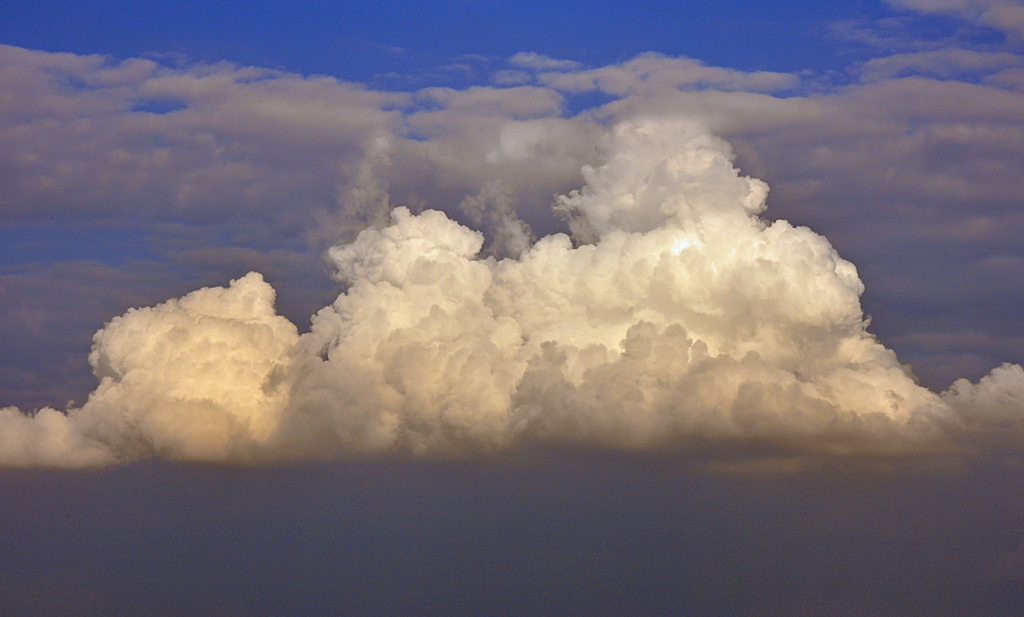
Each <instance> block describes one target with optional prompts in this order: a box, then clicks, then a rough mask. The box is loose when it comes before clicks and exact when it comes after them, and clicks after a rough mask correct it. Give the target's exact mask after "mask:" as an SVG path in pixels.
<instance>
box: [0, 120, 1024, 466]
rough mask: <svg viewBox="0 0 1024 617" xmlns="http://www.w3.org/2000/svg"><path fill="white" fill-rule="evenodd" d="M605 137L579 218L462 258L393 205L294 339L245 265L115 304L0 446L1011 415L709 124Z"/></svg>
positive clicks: (575, 201) (252, 455) (633, 125)
mask: <svg viewBox="0 0 1024 617" xmlns="http://www.w3.org/2000/svg"><path fill="white" fill-rule="evenodd" d="M599 152H600V154H599V156H598V158H597V160H595V161H594V163H593V164H592V165H590V166H587V167H585V168H584V169H583V172H582V173H583V177H584V179H585V182H584V184H583V186H582V187H581V188H580V189H578V190H575V191H573V192H570V193H569V194H567V195H564V196H562V197H560V198H559V199H558V200H557V208H558V209H559V210H560V211H561V212H563V214H564V215H565V216H566V217H568V219H569V222H570V227H571V229H572V231H573V236H572V237H570V236H568V235H565V234H555V235H549V236H545V237H543V238H541V239H540V240H538V241H537V242H535V243H533V244H527V245H526V246H525V247H522V251H521V253H520V254H518V255H512V256H509V257H506V258H503V259H498V258H496V257H494V256H491V257H482V256H481V255H480V252H481V248H482V247H483V244H484V237H483V235H482V234H481V233H480V232H478V231H475V230H473V229H470V228H468V227H466V226H463V225H461V224H459V223H457V222H455V221H453V220H451V219H450V218H449V217H448V216H446V215H445V214H444V213H442V212H439V211H432V210H427V211H424V212H422V213H421V214H414V213H412V212H411V211H409V210H408V209H407V208H404V207H400V208H396V209H394V211H393V212H392V214H391V217H390V224H388V225H386V226H384V227H382V228H370V229H366V230H364V231H362V232H361V233H360V234H359V235H358V237H356V238H355V240H354V241H353V242H351V243H346V244H340V245H338V246H336V247H334V248H332V249H331V250H330V252H329V257H330V259H331V261H332V262H333V264H334V266H335V269H336V276H337V278H338V279H339V280H340V281H342V282H344V283H345V285H346V287H347V289H346V291H345V292H344V293H343V294H341V295H340V296H338V298H337V299H336V300H335V301H334V302H333V303H332V304H331V305H330V306H328V307H326V308H324V309H322V310H321V311H319V312H318V313H317V314H316V315H315V316H314V317H313V322H312V328H311V330H310V331H309V332H308V333H307V334H303V335H301V336H300V335H299V333H298V331H297V329H296V328H295V326H294V325H293V324H292V323H290V322H289V321H288V320H286V319H284V318H283V317H281V316H279V315H278V314H277V313H276V311H275V310H274V306H273V303H274V299H275V293H274V290H273V289H272V288H271V287H270V286H269V285H268V284H267V283H265V282H264V281H263V279H262V277H261V276H260V275H258V274H256V273H251V274H249V275H247V276H245V277H242V278H240V279H237V280H235V281H232V283H231V284H230V286H229V287H227V288H204V289H201V290H198V291H195V292H192V293H190V294H188V295H186V296H184V297H183V298H181V299H178V300H170V301H168V302H166V303H164V304H161V305H159V306H156V307H153V308H145V309H133V310H131V311H129V312H128V313H126V314H125V315H123V316H121V317H119V318H116V319H114V320H113V321H111V322H110V323H109V324H108V325H107V326H105V327H104V328H103V329H102V330H101V331H99V332H98V333H97V334H96V336H95V339H94V340H95V342H94V346H93V351H92V353H91V354H90V356H89V362H90V364H91V365H92V367H93V370H94V372H95V374H96V376H97V378H98V379H99V380H100V384H99V386H98V387H97V389H96V390H95V391H94V392H93V394H92V395H91V396H90V397H89V400H88V401H87V402H86V403H85V404H84V405H83V406H82V407H81V408H79V409H69V410H67V412H66V413H62V412H58V411H55V410H52V409H43V410H40V411H39V412H37V413H36V414H35V415H34V416H31V417H30V416H26V415H23V414H21V413H20V412H19V411H18V410H16V409H13V408H7V409H4V410H3V411H2V414H0V460H2V462H3V463H4V464H6V465H29V464H48V465H67V466H76V465H92V464H104V463H110V462H114V461H122V460H131V459H134V458H137V457H140V456H149V455H157V456H162V457H167V458H172V459H185V460H213V461H243V462H244V461H256V460H265V459H280V458H296V457H298V458H304V457H333V456H339V455H343V454H345V453H349V452H360V451H410V452H416V453H442V454H444V453H451V452H461V451H467V450H468V451H480V450H485V451H486V450H492V449H495V448H506V447H511V446H515V445H516V444H520V443H524V442H531V441H534V440H554V441H558V442H565V441H568V442H583V443H601V444H606V445H612V446H616V447H646V446H652V445H660V444H665V443H672V442H673V441H676V440H679V439H686V438H689V437H694V436H697V437H701V438H717V439H731V438H743V439H750V438H768V439H783V440H787V441H791V442H794V443H796V444H799V446H798V447H800V448H805V449H806V448H811V449H824V450H828V451H841V452H849V451H859V450H860V449H864V448H869V449H870V448H880V449H886V450H892V449H896V450H901V449H906V448H921V447H943V446H942V444H943V443H946V442H947V441H948V440H949V439H952V438H953V436H955V435H957V434H959V433H958V432H960V431H968V432H970V431H971V430H972V428H973V427H974V426H976V425H979V424H986V425H987V424H992V423H999V422H1005V421H1012V422H1016V421H1017V419H1018V416H1020V415H1021V413H1022V410H1021V407H1020V403H1021V400H1024V372H1022V371H1021V369H1020V367H1019V366H1010V365H1008V366H1005V367H1002V368H1000V369H997V370H996V371H993V373H992V374H991V375H990V376H989V377H987V378H986V379H983V380H982V381H981V382H979V383H978V384H971V383H969V382H958V383H957V384H955V385H954V387H953V388H952V389H951V390H950V391H949V392H947V393H945V394H943V395H942V396H939V395H936V394H934V393H933V392H931V391H929V390H927V389H925V388H923V387H921V386H919V385H917V384H916V383H915V381H914V379H913V377H912V375H911V373H910V371H909V369H908V368H907V367H905V366H903V365H901V364H900V363H899V361H898V360H897V358H896V355H895V354H894V353H893V352H892V351H890V350H888V349H886V348H885V347H884V346H883V345H881V344H880V343H879V342H878V341H877V340H876V339H875V337H874V336H872V335H871V334H869V333H868V332H867V330H866V327H867V322H866V320H865V319H864V316H863V314H862V311H861V307H860V302H859V296H860V294H861V293H862V292H863V290H864V287H863V284H862V283H861V280H860V279H859V277H858V275H857V271H856V268H855V267H854V266H853V265H852V264H851V263H849V262H848V261H845V260H844V259H842V258H841V257H840V256H839V255H838V253H837V252H836V250H835V249H834V248H833V247H832V246H831V244H830V243H829V242H828V241H827V240H826V239H825V238H824V237H822V236H820V235H818V234H816V233H814V232H812V231H811V230H810V229H808V228H805V227H795V226H793V225H791V224H789V223H787V222H786V221H782V220H779V221H775V222H769V221H767V220H765V219H763V218H762V217H761V216H760V214H761V213H762V212H763V210H764V208H765V199H766V195H767V190H768V189H767V186H766V185H765V184H764V183H763V182H761V181H759V180H756V179H752V178H750V177H747V176H744V175H742V174H741V173H740V172H739V171H738V170H737V169H736V168H735V166H734V164H733V159H734V156H733V153H732V151H731V148H730V147H729V146H728V144H727V143H725V142H724V141H722V140H720V139H718V138H716V137H712V136H711V135H710V134H709V133H708V132H707V131H706V130H705V129H703V128H701V127H700V126H698V125H696V124H694V123H692V122H689V121H680V120H666V119H659V118H640V119H634V120H631V121H626V122H621V123H618V124H616V125H615V126H614V127H612V128H611V129H610V130H609V131H608V132H607V134H606V135H605V136H604V137H603V138H602V139H601V140H600V148H599ZM492 198H493V196H492Z"/></svg>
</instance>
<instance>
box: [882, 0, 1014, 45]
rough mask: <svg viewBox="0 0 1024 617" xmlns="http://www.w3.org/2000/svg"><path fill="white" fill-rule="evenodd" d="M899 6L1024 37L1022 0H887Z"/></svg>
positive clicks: (1012, 35)
mask: <svg viewBox="0 0 1024 617" xmlns="http://www.w3.org/2000/svg"><path fill="white" fill-rule="evenodd" d="M888 3H889V4H891V5H892V6H895V7H897V8H902V9H906V10H909V11H915V12H919V13H925V14H945V15H955V16H957V17H961V18H963V19H966V20H968V21H971V22H974V23H977V24H979V25H983V26H988V27H990V28H994V29H996V30H999V31H1002V32H1004V33H1006V34H1008V35H1010V36H1011V37H1014V38H1017V39H1020V38H1021V37H1024V4H1021V2H1020V1H1019V0H888Z"/></svg>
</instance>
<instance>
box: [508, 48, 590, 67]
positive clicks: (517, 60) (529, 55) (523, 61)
mask: <svg viewBox="0 0 1024 617" xmlns="http://www.w3.org/2000/svg"><path fill="white" fill-rule="evenodd" d="M509 63H510V64H511V65H512V66H516V67H520V68H524V69H533V70H535V71H570V70H576V69H579V68H580V67H582V66H583V65H582V64H580V63H579V62H576V61H574V60H556V59H554V58H549V57H547V56H545V55H542V54H538V53H533V52H525V51H524V52H519V53H518V54H516V55H514V56H512V57H511V58H509Z"/></svg>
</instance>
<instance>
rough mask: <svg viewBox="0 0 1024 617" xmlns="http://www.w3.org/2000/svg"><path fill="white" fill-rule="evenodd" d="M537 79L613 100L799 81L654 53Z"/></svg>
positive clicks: (766, 88) (769, 87)
mask: <svg viewBox="0 0 1024 617" xmlns="http://www.w3.org/2000/svg"><path fill="white" fill-rule="evenodd" d="M537 79H538V80H539V81H540V82H541V83H543V84H545V85H547V86H549V87H551V88H553V89H555V90H558V91H560V92H568V93H580V92H587V91H590V90H599V91H601V92H605V93H608V94H613V95H616V96H625V95H627V94H636V93H652V92H656V91H665V90H667V89H697V88H717V89H721V90H748V91H755V92H762V91H763V92H772V91H779V90H788V89H791V88H794V87H796V86H797V85H798V84H799V81H800V80H799V78H798V77H796V76H795V75H792V74H787V73H774V72H769V71H755V72H752V73H746V72H743V71H737V70H733V69H725V68H720V67H709V66H706V65H704V64H703V63H702V62H700V61H698V60H693V59H691V58H669V57H666V56H663V55H661V54H655V53H647V54H641V55H639V56H637V57H635V58H633V59H632V60H628V61H626V62H623V63H621V64H616V65H611V66H605V67H600V68H596V69H589V70H578V71H563V72H542V73H540V74H539V75H538V76H537Z"/></svg>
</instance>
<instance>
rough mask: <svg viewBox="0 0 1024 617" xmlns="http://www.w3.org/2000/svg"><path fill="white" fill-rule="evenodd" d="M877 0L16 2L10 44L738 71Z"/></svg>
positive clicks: (305, 65) (333, 63)
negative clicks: (651, 58)
mask: <svg viewBox="0 0 1024 617" xmlns="http://www.w3.org/2000/svg"><path fill="white" fill-rule="evenodd" d="M885 13H887V11H886V10H885V9H884V8H883V7H881V6H879V3H878V2H860V1H851V0H845V1H842V2H830V3H806V2H771V3H765V2H753V1H743V2H738V1H734V2H718V3H678V2H639V3H630V4H628V5H626V4H616V3H607V4H586V3H566V2H517V3H508V4H487V3H484V4H481V3H477V2H438V3H429V4H427V3H416V2H378V3H373V4H367V3H363V2H307V3H280V2H254V3H245V4H240V3H233V2H215V3H192V2H181V3H139V2H107V3H103V4H99V5H97V4H96V3H86V2H71V3H61V4H60V5H59V6H58V5H40V4H37V3H27V2H15V3H14V5H13V7H12V6H11V5H8V7H7V8H6V9H5V19H4V23H3V26H2V30H0V37H2V39H3V40H4V41H5V42H6V43H8V44H12V45H19V46H23V47H30V48H34V49H44V50H49V51H72V52H76V53H102V54H112V55H115V56H119V57H131V56H138V55H143V54H147V53H156V54H165V53H166V54H181V55H183V56H184V57H185V58H187V59H189V60H192V61H197V60H203V61H219V60H230V61H233V62H238V63H241V64H252V65H258V66H269V67H283V68H286V69H288V70H292V71H296V72H300V73H304V74H309V73H322V74H327V75H334V76H337V77H341V78H345V79H354V80H359V81H368V80H371V79H373V78H374V77H375V76H378V75H382V74H386V73H389V72H392V71H395V70H396V68H397V70H399V71H403V70H404V71H414V70H423V69H429V68H434V67H437V66H439V65H443V64H446V63H449V62H452V61H453V60H454V59H456V58H458V57H460V56H464V55H481V56H485V57H488V58H505V57H508V56H511V55H513V54H515V53H517V52H520V51H535V52H538V53H542V54H544V55H547V56H551V57H558V58H568V59H573V60H579V61H581V62H585V63H587V64H591V65H603V64H609V63H612V62H615V61H619V60H624V59H627V58H629V57H632V56H634V55H636V54H637V53H640V52H643V51H658V52H661V53H665V54H668V55H687V56H692V57H699V58H701V59H703V60H705V61H706V62H709V63H712V64H718V65H723V66H731V67H735V68H741V69H747V70H749V69H771V70H783V71H793V70H803V69H817V70H824V69H840V68H843V66H845V63H846V60H845V59H843V58H841V57H840V56H839V55H838V53H837V52H840V51H843V50H842V48H843V47H844V46H843V45H842V44H840V43H838V42H837V41H836V40H835V39H834V38H832V37H831V36H830V35H829V23H830V22H833V21H839V20H873V19H876V18H878V17H880V16H881V15H883V14H885Z"/></svg>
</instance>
